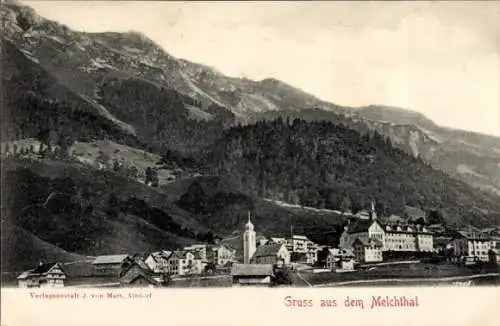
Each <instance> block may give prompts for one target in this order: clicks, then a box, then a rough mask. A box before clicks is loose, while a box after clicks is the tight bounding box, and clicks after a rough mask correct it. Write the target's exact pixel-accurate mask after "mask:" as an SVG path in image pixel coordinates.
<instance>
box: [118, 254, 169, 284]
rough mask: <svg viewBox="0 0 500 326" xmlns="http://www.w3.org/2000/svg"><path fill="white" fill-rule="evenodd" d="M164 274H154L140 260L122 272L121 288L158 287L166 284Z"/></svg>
mask: <svg viewBox="0 0 500 326" xmlns="http://www.w3.org/2000/svg"><path fill="white" fill-rule="evenodd" d="M165 277H166V276H165V274H162V273H156V272H155V271H153V270H152V269H150V268H149V267H148V265H146V263H145V262H144V261H142V260H136V261H134V262H133V263H132V264H130V265H129V266H127V267H126V269H124V270H123V271H122V275H121V276H120V286H122V287H160V286H164V285H165V284H166V279H165Z"/></svg>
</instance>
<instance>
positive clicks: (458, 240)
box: [452, 231, 491, 261]
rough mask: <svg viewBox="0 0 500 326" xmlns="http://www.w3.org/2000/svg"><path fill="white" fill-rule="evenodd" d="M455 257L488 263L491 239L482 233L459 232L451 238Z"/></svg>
mask: <svg viewBox="0 0 500 326" xmlns="http://www.w3.org/2000/svg"><path fill="white" fill-rule="evenodd" d="M452 243H453V252H454V255H455V257H463V258H466V259H467V258H470V259H476V258H477V259H479V260H481V261H488V259H489V257H488V251H489V250H490V249H491V239H490V237H489V236H488V235H486V234H484V233H482V232H473V231H459V232H457V234H456V235H455V236H454V237H453V238H452Z"/></svg>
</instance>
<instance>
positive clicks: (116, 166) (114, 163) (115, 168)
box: [113, 160, 120, 172]
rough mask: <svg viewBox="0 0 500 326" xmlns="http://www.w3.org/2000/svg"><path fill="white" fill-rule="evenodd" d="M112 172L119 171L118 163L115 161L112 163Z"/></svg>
mask: <svg viewBox="0 0 500 326" xmlns="http://www.w3.org/2000/svg"><path fill="white" fill-rule="evenodd" d="M113 170H114V171H115V172H118V171H120V163H119V162H118V161H117V160H114V162H113Z"/></svg>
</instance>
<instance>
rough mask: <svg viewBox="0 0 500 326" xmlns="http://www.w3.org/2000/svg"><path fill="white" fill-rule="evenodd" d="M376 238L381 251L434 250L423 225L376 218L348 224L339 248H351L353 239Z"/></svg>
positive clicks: (367, 239) (431, 240)
mask: <svg viewBox="0 0 500 326" xmlns="http://www.w3.org/2000/svg"><path fill="white" fill-rule="evenodd" d="M356 239H360V240H361V241H362V242H368V241H369V240H377V241H378V242H380V244H381V246H382V247H381V250H382V251H412V252H416V251H423V252H432V251H433V250H434V244H433V236H432V233H431V232H429V231H428V230H427V229H426V228H425V227H424V226H420V225H402V224H394V225H390V224H382V223H381V222H380V221H378V220H373V219H372V220H358V221H355V222H353V223H352V224H350V225H348V226H347V227H346V229H345V230H344V232H343V233H342V236H341V237H340V244H339V246H340V247H341V248H352V246H353V244H354V241H355V240H356Z"/></svg>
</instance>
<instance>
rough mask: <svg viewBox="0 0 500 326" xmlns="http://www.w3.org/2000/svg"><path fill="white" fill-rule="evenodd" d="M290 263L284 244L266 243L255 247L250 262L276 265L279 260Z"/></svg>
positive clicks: (288, 253) (286, 263)
mask: <svg viewBox="0 0 500 326" xmlns="http://www.w3.org/2000/svg"><path fill="white" fill-rule="evenodd" d="M280 261H281V262H283V263H284V264H285V265H289V264H290V252H289V251H288V249H287V247H286V245H284V244H274V243H273V244H268V245H263V246H260V247H258V248H257V250H256V251H255V253H254V255H253V257H252V259H251V263H253V264H271V265H276V264H278V263H279V262H280Z"/></svg>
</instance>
